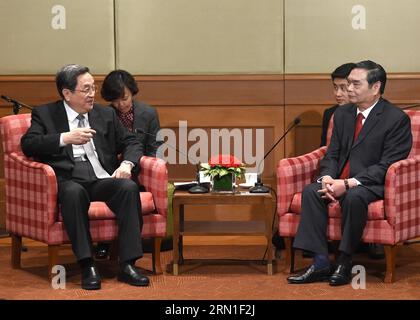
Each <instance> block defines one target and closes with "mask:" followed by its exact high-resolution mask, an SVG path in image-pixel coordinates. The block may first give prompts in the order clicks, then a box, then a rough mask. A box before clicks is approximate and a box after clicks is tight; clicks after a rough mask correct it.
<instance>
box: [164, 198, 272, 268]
mask: <svg viewBox="0 0 420 320" xmlns="http://www.w3.org/2000/svg"><path fill="white" fill-rule="evenodd" d="M272 200H273V199H272V196H271V194H268V193H264V194H255V193H254V194H253V193H249V192H248V191H240V192H236V193H231V194H229V193H211V192H210V193H204V194H190V193H188V192H187V191H176V192H175V194H174V197H173V204H172V207H173V220H174V230H173V274H174V275H178V264H183V263H184V258H183V254H182V252H183V243H182V242H183V241H182V237H183V236H198V235H201V236H231V235H240V236H255V235H265V237H266V238H267V273H268V274H269V275H272V274H273V250H272V243H271V238H272V223H273V215H274V214H275V213H274V212H273V204H272ZM216 204H219V205H221V204H223V205H260V206H262V207H263V210H259V212H261V214H257V215H255V216H254V217H255V218H254V219H252V220H251V219H249V217H248V219H247V220H243V221H242V220H241V221H185V220H184V207H185V206H186V205H216ZM245 261H246V260H245Z"/></svg>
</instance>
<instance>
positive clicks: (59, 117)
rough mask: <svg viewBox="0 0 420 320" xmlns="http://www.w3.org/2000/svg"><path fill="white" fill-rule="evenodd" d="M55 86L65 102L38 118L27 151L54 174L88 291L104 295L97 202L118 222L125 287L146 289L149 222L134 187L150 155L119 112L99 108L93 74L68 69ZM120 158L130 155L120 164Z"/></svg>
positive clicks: (37, 113)
mask: <svg viewBox="0 0 420 320" xmlns="http://www.w3.org/2000/svg"><path fill="white" fill-rule="evenodd" d="M56 85H57V89H58V93H59V94H60V96H61V98H62V100H60V101H57V102H54V103H50V104H46V105H43V106H40V107H37V108H35V109H34V110H33V111H32V122H31V126H30V128H29V129H28V131H27V132H26V134H25V135H24V136H23V137H22V140H21V146H22V150H23V152H24V153H25V155H26V156H28V157H34V158H35V159H36V160H37V161H40V162H43V163H46V164H48V165H50V166H51V167H52V168H53V169H54V172H55V174H56V177H57V184H58V203H59V204H60V206H61V215H62V217H63V223H64V227H65V228H66V231H67V234H68V236H69V239H70V242H71V244H72V249H73V252H74V254H75V256H76V258H77V260H78V263H79V264H80V267H81V271H82V288H83V289H86V290H96V289H100V288H101V278H100V276H99V273H98V270H97V269H96V267H95V265H94V261H93V259H92V243H91V242H92V241H91V235H90V230H89V219H88V210H89V206H90V202H91V201H104V202H105V203H106V204H107V205H108V207H109V208H110V209H111V210H112V211H113V212H114V214H115V215H116V219H117V223H118V238H119V272H118V280H119V281H121V282H125V283H128V284H130V285H134V286H147V285H148V284H149V279H148V278H147V277H146V276H144V275H142V274H141V273H140V271H139V270H138V269H137V268H136V267H135V262H136V260H137V259H138V258H140V257H141V256H142V255H143V250H142V243H141V236H140V230H141V226H142V218H141V217H142V215H141V214H139V212H140V210H141V203H140V196H139V189H138V186H137V184H136V183H135V182H134V181H132V180H131V179H130V178H131V171H132V170H133V168H134V167H135V166H137V164H138V161H139V159H140V157H141V156H142V155H143V147H142V145H141V144H140V143H139V141H138V139H137V138H136V137H135V136H134V134H132V133H130V132H128V131H127V130H126V129H125V128H124V127H123V125H122V124H121V123H120V121H119V120H118V117H117V115H116V113H115V110H114V109H113V108H110V107H102V106H99V105H97V104H94V100H95V93H96V91H97V87H96V85H95V82H94V79H93V77H92V75H91V74H90V73H89V69H88V68H87V67H84V66H80V65H75V64H71V65H66V66H64V67H63V68H62V69H61V70H60V71H59V72H58V73H57V76H56ZM118 154H122V155H123V161H122V162H121V164H120V162H119V161H118V158H117V155H118Z"/></svg>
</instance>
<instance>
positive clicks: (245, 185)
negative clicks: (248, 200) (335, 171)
mask: <svg viewBox="0 0 420 320" xmlns="http://www.w3.org/2000/svg"><path fill="white" fill-rule="evenodd" d="M254 185H255V183H251V184H248V183H246V182H244V183H240V184H239V186H240V187H241V188H251V187H253V186H254Z"/></svg>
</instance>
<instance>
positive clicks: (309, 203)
mask: <svg viewBox="0 0 420 320" xmlns="http://www.w3.org/2000/svg"><path fill="white" fill-rule="evenodd" d="M385 84H386V72H385V70H384V69H383V68H382V66H381V65H379V64H377V63H375V62H372V61H362V62H359V63H357V64H356V65H355V67H354V69H353V70H352V71H351V73H350V75H349V76H348V88H347V90H348V95H349V100H350V103H349V104H347V105H344V106H341V107H340V108H338V109H337V110H336V111H335V113H334V129H333V133H332V137H331V142H330V145H329V147H328V150H327V152H326V154H325V157H324V158H323V159H322V161H321V165H320V177H319V179H317V182H315V183H312V184H310V185H308V186H306V187H305V188H304V190H303V194H302V211H301V220H300V223H299V227H298V230H297V234H296V237H295V241H294V244H293V246H294V247H295V248H298V249H304V250H307V251H311V252H313V253H314V261H313V264H312V265H311V266H309V267H308V268H307V269H306V270H305V271H304V272H303V273H301V274H297V275H292V276H290V277H288V279H287V280H288V282H289V283H294V284H300V283H310V282H316V281H329V283H330V285H332V286H338V285H343V284H347V283H349V282H350V281H351V267H352V254H353V253H354V251H355V249H356V248H357V245H358V244H359V242H360V240H361V238H362V235H363V230H364V227H365V225H366V222H367V211H368V204H369V203H371V202H373V201H376V200H378V199H382V198H383V196H384V181H385V175H386V172H387V169H388V167H389V166H390V165H391V164H392V163H394V162H396V161H399V160H401V159H404V158H406V157H407V156H408V154H409V152H410V150H411V146H412V136H411V125H410V119H409V117H408V116H407V115H406V114H405V113H404V112H403V111H401V110H400V109H399V108H397V107H395V106H394V105H392V104H391V103H390V102H388V101H387V100H385V99H383V98H382V94H383V93H384V89H385ZM330 201H339V202H340V205H341V232H342V237H341V241H340V245H339V248H338V249H339V252H340V253H339V256H338V259H337V261H336V264H337V265H336V267H335V268H332V267H331V263H330V261H329V258H328V247H327V236H326V233H327V225H328V209H327V206H328V202H330Z"/></svg>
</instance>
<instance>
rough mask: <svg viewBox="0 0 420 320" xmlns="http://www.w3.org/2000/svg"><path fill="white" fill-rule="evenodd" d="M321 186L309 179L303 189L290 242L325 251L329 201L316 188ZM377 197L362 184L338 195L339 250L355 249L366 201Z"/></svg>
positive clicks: (371, 200) (307, 248)
mask: <svg viewBox="0 0 420 320" xmlns="http://www.w3.org/2000/svg"><path fill="white" fill-rule="evenodd" d="M321 188H322V185H321V183H312V184H310V185H307V186H306V187H305V188H304V189H303V193H302V210H301V217H300V223H299V227H298V230H297V233H296V236H295V241H294V243H293V246H294V247H295V248H299V249H304V250H308V251H312V252H314V253H317V254H325V255H328V245H327V227H328V208H327V206H328V201H326V200H325V199H323V198H321V194H320V193H318V192H317V191H318V190H320V189H321ZM378 199H379V197H378V196H377V195H375V194H374V193H372V192H371V191H369V190H368V189H366V188H365V187H363V186H357V187H354V188H351V189H350V190H348V191H347V192H346V193H345V194H344V195H343V196H342V197H341V198H340V199H339V201H340V205H341V241H340V246H339V248H338V249H339V250H340V251H342V252H344V253H347V254H349V255H351V254H353V252H354V251H355V250H356V248H357V245H358V244H359V242H360V240H361V238H362V235H363V230H364V228H365V226H366V222H367V212H368V205H369V203H371V202H373V201H376V200H378Z"/></svg>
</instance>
